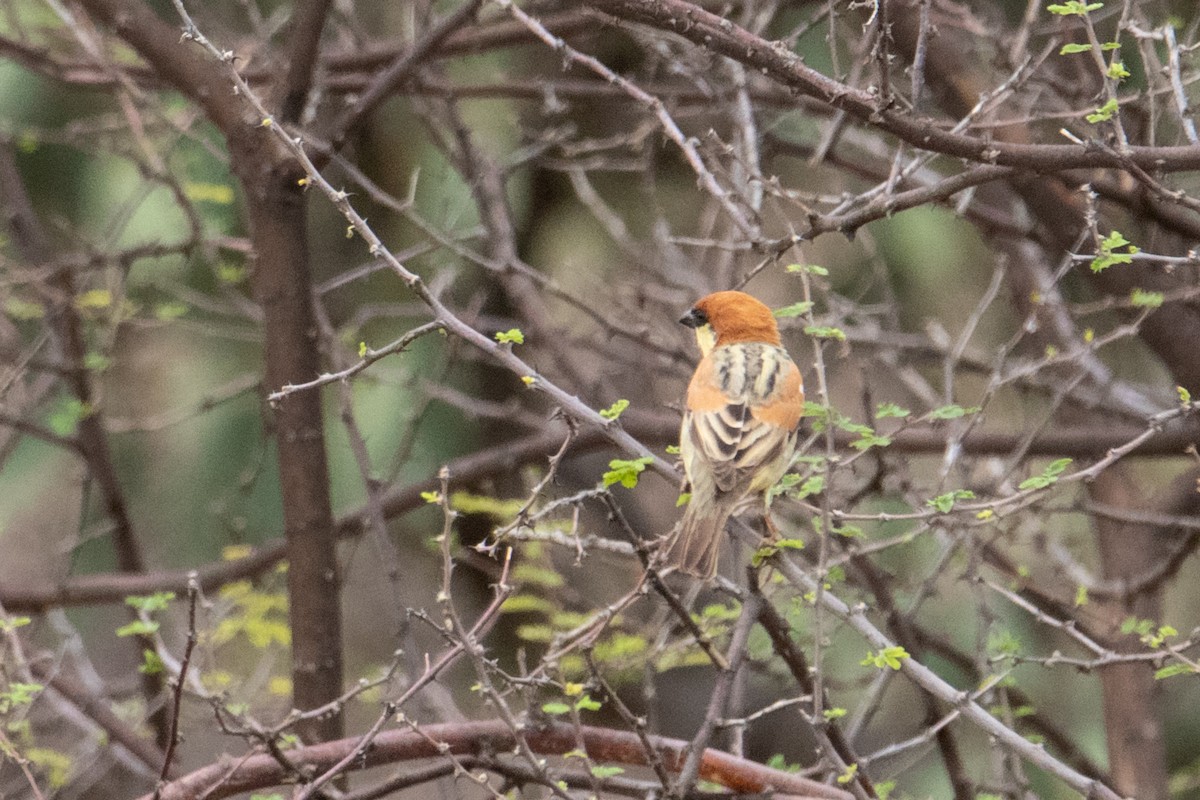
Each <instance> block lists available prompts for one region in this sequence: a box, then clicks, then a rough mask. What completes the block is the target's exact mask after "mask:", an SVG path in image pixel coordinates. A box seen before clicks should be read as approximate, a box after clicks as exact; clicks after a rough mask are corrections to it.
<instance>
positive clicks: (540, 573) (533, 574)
mask: <svg viewBox="0 0 1200 800" xmlns="http://www.w3.org/2000/svg"><path fill="white" fill-rule="evenodd" d="M512 579H513V582H514V583H518V584H525V583H531V584H534V585H535V586H545V587H546V588H547V589H560V588H562V587H563V586H564V585H566V581H565V580H564V579H563V576H562V575H559V574H558V573H557V572H555V571H554V570H552V569H548V568H546V567H539V566H538V565H537V564H534V563H532V562H529V561H526V562H523V563H520V564H517V565H516V566H515V567H513V569H512Z"/></svg>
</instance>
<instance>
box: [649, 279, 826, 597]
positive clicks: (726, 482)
mask: <svg viewBox="0 0 1200 800" xmlns="http://www.w3.org/2000/svg"><path fill="white" fill-rule="evenodd" d="M679 321H680V322H681V323H683V324H684V325H686V326H688V327H689V328H694V329H695V331H696V341H697V343H698V344H699V346H700V352H701V359H700V363H699V364H698V365H697V366H696V371H695V373H693V375H692V378H691V381H690V382H689V384H688V388H687V396H686V401H685V404H684V414H683V422H682V425H681V426H680V430H679V452H680V458H681V459H682V461H683V469H684V472H685V473H686V475H687V483H688V484H689V485H690V487H691V498H690V499H689V501H688V504H687V508H686V509H685V511H684V514H683V519H682V520H681V521H680V523H679V527H678V531H677V532H676V533H675V535H674V539H673V540H671V542H670V543H669V546H668V549H667V557H666V562H667V564H669V565H672V566H674V567H677V568H678V570H679V571H681V572H684V573H686V574H689V575H693V576H695V577H697V578H702V579H704V580H710V579H712V577H713V576H714V575H716V573H717V560H718V555H719V553H720V550H721V542H722V540H723V538H724V533H725V524H726V523H727V522H728V521H729V518H730V517H731V516H732V515H733V514H735V513H739V512H741V511H743V510H747V509H748V508H750V507H752V506H753V504H754V502H755V501H756V500H759V501H761V502H762V504H763V505H762V510H763V519H764V521H765V522H766V525H767V528H768V530H770V531H774V525H773V523H772V521H771V517H770V511H769V508H768V505H767V501H766V492H767V490H768V489H770V488H771V487H772V486H774V485H775V483H776V482H778V481H779V479H780V478H782V477H783V475H784V473H785V472H787V469H788V467H789V466H790V465H791V462H792V456H793V455H794V454H795V452H796V440H797V437H798V435H799V422H800V417H801V415H802V414H803V410H804V381H803V378H802V377H801V375H800V370H799V368H798V367H797V366H796V363H795V362H794V361H792V358H791V356H789V355H788V353H787V351H786V350H785V349H784V348H783V343H782V342H781V340H780V338H779V326H778V325H777V324H776V323H775V316H774V314H772V313H771V309H770V308H768V307H767V306H766V305H764V304H763V303H762V302H761V301H759V300H757V299H756V298H754V297H752V296H750V295H749V294H746V293H745V292H738V291H724V292H715V293H713V294H710V295H707V296H706V297H703V298H701V299H700V300H699V301H697V302H696V304H695V305H694V306H693V307H692V308H691V309H690V310H689V311H688V312H687V314H685V315H684V316H683V319H681V320H679Z"/></svg>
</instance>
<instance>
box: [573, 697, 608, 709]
mask: <svg viewBox="0 0 1200 800" xmlns="http://www.w3.org/2000/svg"><path fill="white" fill-rule="evenodd" d="M602 705H603V704H602V703H601V702H600V701H599V700H593V699H592V698H591V696H590V695H586V694H585V695H584V696H583V697H581V698H579V700H578V701H577V702H576V703H575V708H576V710H578V711H599V710H600V708H601V707H602Z"/></svg>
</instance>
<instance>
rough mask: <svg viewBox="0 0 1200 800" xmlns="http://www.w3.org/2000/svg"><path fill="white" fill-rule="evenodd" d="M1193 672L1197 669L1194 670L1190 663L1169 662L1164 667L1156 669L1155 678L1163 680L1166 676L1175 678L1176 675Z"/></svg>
mask: <svg viewBox="0 0 1200 800" xmlns="http://www.w3.org/2000/svg"><path fill="white" fill-rule="evenodd" d="M1193 672H1195V670H1193V669H1192V668H1191V666H1190V665H1188V664H1168V665H1167V666H1165V667H1163V668H1162V669H1158V670H1155V671H1154V680H1156V681H1161V680H1165V679H1166V678H1173V677H1175V676H1176V675H1190V674H1192V673H1193Z"/></svg>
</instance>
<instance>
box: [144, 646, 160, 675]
mask: <svg viewBox="0 0 1200 800" xmlns="http://www.w3.org/2000/svg"><path fill="white" fill-rule="evenodd" d="M165 671H166V665H165V664H163V660H162V659H161V658H159V657H158V653H156V652H154V651H153V650H143V651H142V663H141V664H139V665H138V672H140V673H142V674H143V675H161V674H162V673H163V672H165Z"/></svg>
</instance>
